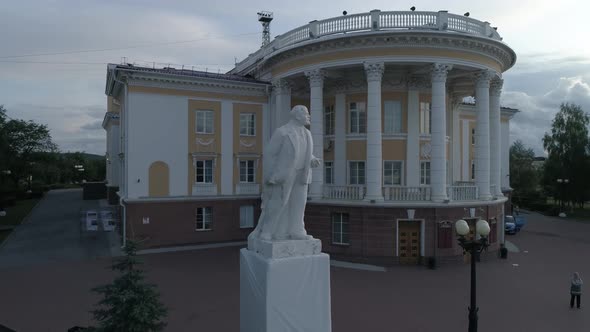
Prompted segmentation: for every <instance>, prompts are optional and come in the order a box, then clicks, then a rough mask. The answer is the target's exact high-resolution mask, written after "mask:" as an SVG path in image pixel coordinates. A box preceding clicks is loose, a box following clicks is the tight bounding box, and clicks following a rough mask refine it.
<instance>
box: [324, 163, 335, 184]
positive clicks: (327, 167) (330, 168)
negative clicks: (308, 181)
mask: <svg viewBox="0 0 590 332" xmlns="http://www.w3.org/2000/svg"><path fill="white" fill-rule="evenodd" d="M328 174H330V178H329V179H330V181H328ZM324 183H325V184H334V162H333V161H331V160H330V161H324Z"/></svg>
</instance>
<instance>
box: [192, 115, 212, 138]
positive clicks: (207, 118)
mask: <svg viewBox="0 0 590 332" xmlns="http://www.w3.org/2000/svg"><path fill="white" fill-rule="evenodd" d="M200 114H202V117H203V129H202V130H201V131H199V115H200ZM209 127H211V128H209ZM195 132H196V133H197V134H214V133H215V112H213V111H212V110H197V113H196V114H195Z"/></svg>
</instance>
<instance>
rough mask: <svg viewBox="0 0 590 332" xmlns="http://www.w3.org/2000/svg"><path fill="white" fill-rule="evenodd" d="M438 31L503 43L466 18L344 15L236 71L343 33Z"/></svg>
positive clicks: (280, 39) (286, 39)
mask: <svg viewBox="0 0 590 332" xmlns="http://www.w3.org/2000/svg"><path fill="white" fill-rule="evenodd" d="M408 29H411V30H418V29H421V30H438V31H451V32H457V33H462V34H469V35H476V36H479V37H485V38H491V39H495V40H502V38H501V37H500V35H499V34H498V32H497V31H496V30H495V29H494V28H492V27H491V26H490V23H488V22H482V21H478V20H476V19H473V18H469V17H467V16H463V15H455V14H449V13H447V12H446V11H439V12H416V11H414V12H412V11H395V12H393V11H392V12H382V11H379V10H375V11H372V12H369V13H361V14H354V15H343V16H338V17H332V18H329V19H325V20H321V21H312V22H310V23H309V24H307V25H304V26H301V27H298V28H295V29H293V30H291V31H288V32H286V33H284V34H282V35H279V36H277V37H276V38H275V39H274V40H273V41H272V42H271V43H269V44H268V45H267V46H265V47H264V48H261V49H259V50H258V51H256V52H255V53H253V54H250V55H249V56H248V58H246V59H244V60H243V61H241V62H240V63H238V64H237V65H236V67H235V69H234V70H232V72H233V71H237V72H239V71H242V70H244V69H246V68H248V67H249V66H251V65H253V64H254V63H256V62H257V61H258V60H260V59H262V58H264V57H266V56H268V55H270V54H271V53H273V52H275V51H278V50H280V49H282V48H285V47H289V46H291V45H295V44H297V43H299V42H302V41H306V40H313V39H317V38H321V37H324V36H330V35H334V34H340V33H351V32H362V31H382V30H408Z"/></svg>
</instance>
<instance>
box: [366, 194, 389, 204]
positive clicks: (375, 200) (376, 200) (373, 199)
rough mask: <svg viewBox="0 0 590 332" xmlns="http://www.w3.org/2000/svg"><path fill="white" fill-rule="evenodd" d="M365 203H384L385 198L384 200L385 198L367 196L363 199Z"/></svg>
mask: <svg viewBox="0 0 590 332" xmlns="http://www.w3.org/2000/svg"><path fill="white" fill-rule="evenodd" d="M363 201H365V202H369V203H382V202H384V201H385V198H383V196H369V195H365V198H364V199H363Z"/></svg>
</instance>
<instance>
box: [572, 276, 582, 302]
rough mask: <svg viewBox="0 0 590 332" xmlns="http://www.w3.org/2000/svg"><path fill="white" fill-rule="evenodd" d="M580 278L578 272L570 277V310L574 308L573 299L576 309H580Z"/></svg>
mask: <svg viewBox="0 0 590 332" xmlns="http://www.w3.org/2000/svg"><path fill="white" fill-rule="evenodd" d="M582 284H584V282H583V281H582V278H580V274H579V273H578V272H574V275H573V276H572V285H571V287H570V294H571V299H570V308H573V307H574V299H575V300H576V305H577V307H578V309H580V296H582Z"/></svg>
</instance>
